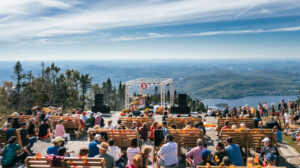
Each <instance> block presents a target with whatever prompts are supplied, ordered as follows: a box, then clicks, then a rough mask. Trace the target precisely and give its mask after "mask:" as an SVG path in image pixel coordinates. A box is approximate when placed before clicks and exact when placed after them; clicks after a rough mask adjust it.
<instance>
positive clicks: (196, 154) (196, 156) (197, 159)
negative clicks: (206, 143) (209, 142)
mask: <svg viewBox="0 0 300 168" xmlns="http://www.w3.org/2000/svg"><path fill="white" fill-rule="evenodd" d="M204 149H206V148H205V147H203V146H202V147H200V146H197V147H195V148H193V149H191V150H190V151H189V152H188V153H186V154H185V157H186V158H191V157H193V164H194V165H196V164H199V163H201V162H202V157H201V152H202V151H203V150H204Z"/></svg>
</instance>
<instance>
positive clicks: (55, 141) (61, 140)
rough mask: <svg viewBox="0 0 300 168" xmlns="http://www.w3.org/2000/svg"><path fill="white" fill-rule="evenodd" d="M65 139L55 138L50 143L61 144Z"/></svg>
mask: <svg viewBox="0 0 300 168" xmlns="http://www.w3.org/2000/svg"><path fill="white" fill-rule="evenodd" d="M63 141H65V139H64V138H63V137H61V136H57V137H55V138H54V139H53V140H52V143H58V142H63Z"/></svg>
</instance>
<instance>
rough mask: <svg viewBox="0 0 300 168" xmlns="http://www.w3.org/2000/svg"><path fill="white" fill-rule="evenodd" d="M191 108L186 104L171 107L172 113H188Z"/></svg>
mask: <svg viewBox="0 0 300 168" xmlns="http://www.w3.org/2000/svg"><path fill="white" fill-rule="evenodd" d="M190 111H191V108H190V107H188V106H179V107H171V113H173V114H190Z"/></svg>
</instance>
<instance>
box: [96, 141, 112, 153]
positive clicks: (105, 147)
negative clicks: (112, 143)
mask: <svg viewBox="0 0 300 168" xmlns="http://www.w3.org/2000/svg"><path fill="white" fill-rule="evenodd" d="M97 147H98V148H99V149H101V150H104V151H109V150H110V149H109V145H108V143H107V142H102V143H101V145H97Z"/></svg>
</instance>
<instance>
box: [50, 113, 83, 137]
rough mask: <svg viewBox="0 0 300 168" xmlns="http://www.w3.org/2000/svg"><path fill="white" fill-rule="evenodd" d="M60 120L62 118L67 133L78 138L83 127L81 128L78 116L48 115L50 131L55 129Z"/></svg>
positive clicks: (81, 133)
mask: <svg viewBox="0 0 300 168" xmlns="http://www.w3.org/2000/svg"><path fill="white" fill-rule="evenodd" d="M60 120H64V122H63V125H64V127H65V131H66V133H69V134H70V135H75V136H76V139H78V138H79V137H80V136H81V135H83V134H84V128H81V123H80V118H79V117H62V116H52V117H49V122H50V129H51V130H52V131H54V130H55V127H56V125H57V124H58V122H59V121H60Z"/></svg>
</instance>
